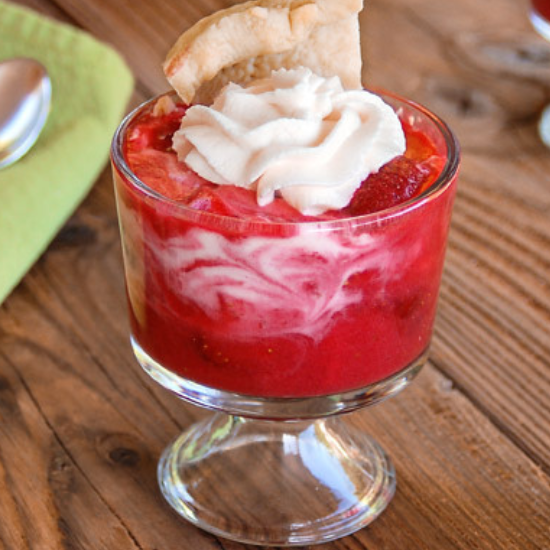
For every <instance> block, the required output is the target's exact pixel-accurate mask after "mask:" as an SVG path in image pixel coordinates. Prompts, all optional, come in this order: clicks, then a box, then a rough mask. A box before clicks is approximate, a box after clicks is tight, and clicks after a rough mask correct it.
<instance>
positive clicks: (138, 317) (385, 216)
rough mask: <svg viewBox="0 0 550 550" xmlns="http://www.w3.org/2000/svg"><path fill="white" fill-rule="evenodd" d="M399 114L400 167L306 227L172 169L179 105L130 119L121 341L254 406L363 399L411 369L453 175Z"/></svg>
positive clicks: (282, 212) (120, 200)
mask: <svg viewBox="0 0 550 550" xmlns="http://www.w3.org/2000/svg"><path fill="white" fill-rule="evenodd" d="M394 101H396V102H397V103H399V101H398V100H394ZM401 107H402V110H401V111H400V117H401V120H402V124H403V128H404V131H405V134H406V137H407V150H406V152H405V154H404V155H403V156H400V157H397V158H395V159H394V160H393V161H391V162H390V163H388V164H387V165H386V166H384V167H383V168H382V169H381V170H380V171H379V172H378V173H376V174H372V175H371V176H370V177H369V178H367V180H365V181H364V182H363V184H362V186H361V187H360V188H359V189H358V190H357V192H356V193H355V195H354V197H353V199H352V201H351V202H350V204H349V205H348V206H347V207H346V208H344V209H342V210H340V211H329V212H326V213H324V214H323V215H321V216H316V217H307V216H304V215H302V214H301V213H300V212H298V211H296V210H294V209H293V208H292V207H291V206H289V205H288V204H287V203H286V202H284V200H282V199H279V198H276V199H275V201H274V202H273V203H271V204H270V205H268V206H266V207H259V206H258V205H257V203H256V198H255V194H254V193H253V192H251V191H249V190H245V189H240V188H236V187H233V186H217V185H214V184H211V183H209V182H206V181H205V180H203V179H202V178H200V177H199V176H198V175H196V174H195V173H193V172H191V171H190V170H189V169H187V168H186V167H185V166H184V165H183V164H181V163H179V162H178V161H177V158H176V155H175V153H174V152H173V151H172V149H171V135H172V134H173V133H174V131H175V130H176V129H177V128H178V126H179V121H180V119H181V117H182V116H183V115H184V113H185V107H184V106H181V105H179V106H178V107H177V108H176V110H174V111H173V112H171V113H169V114H165V115H162V116H156V117H155V116H153V114H152V112H151V105H149V106H148V107H145V108H142V109H141V110H139V111H137V113H136V114H135V115H134V116H133V118H132V119H131V120H130V122H129V123H128V124H127V126H126V127H125V134H124V136H123V142H122V144H121V147H122V152H123V157H124V162H125V163H126V168H125V170H120V168H119V167H117V163H116V162H115V163H114V165H115V170H114V174H115V185H116V191H117V204H118V209H119V214H120V220H121V232H122V240H123V248H124V260H125V270H126V283H127V291H128V298H129V305H130V318H131V325H132V334H133V337H134V340H135V341H136V342H137V344H138V345H139V346H140V347H141V348H142V349H143V350H144V351H145V353H146V354H148V355H149V356H150V357H151V358H152V359H153V360H155V361H156V362H158V363H160V364H161V365H162V366H163V367H165V368H166V369H169V370H171V371H173V372H174V373H176V374H178V375H180V376H182V377H185V378H187V379H190V380H193V381H195V382H198V383H200V384H204V385H207V386H210V387H214V388H217V389H222V390H227V391H233V392H238V393H242V394H249V395H256V396H265V397H268V396H275V397H300V396H315V395H326V394H333V393H338V392H342V391H347V390H351V389H355V388H360V387H364V386H367V385H369V384H372V383H374V382H377V381H380V380H382V379H385V378H387V377H389V376H391V375H393V374H395V373H397V372H399V371H401V370H403V369H404V368H406V367H407V366H409V365H410V364H411V363H413V362H414V361H415V360H416V359H417V358H418V357H420V356H421V355H422V354H423V353H424V352H425V351H426V349H427V347H428V345H429V341H430V337H431V333H432V327H433V322H434V317H435V311H436V303H437V294H438V288H439V281H440V277H441V271H442V267H443V259H444V251H445V243H446V239H447V231H448V225H449V221H450V212H451V206H452V200H453V196H454V187H455V185H454V184H455V180H456V177H455V176H456V166H455V167H454V168H453V169H449V167H448V165H449V161H448V160H447V159H448V158H449V157H450V156H451V152H450V151H449V150H448V148H449V139H447V141H446V140H445V139H444V138H443V136H442V130H441V128H440V127H438V126H437V124H436V123H434V121H433V120H432V119H431V118H430V116H429V115H428V114H426V113H425V112H424V111H421V110H417V109H416V108H415V107H411V106H408V105H406V104H403V105H401ZM455 155H457V153H456V152H455ZM443 170H447V176H446V178H444V180H445V181H443V182H441V183H438V184H437V190H435V191H432V190H429V191H428V192H426V191H427V190H428V189H429V188H430V187H433V184H434V182H436V180H438V178H439V179H441V178H440V176H441V174H442V171H443ZM130 173H131V174H133V175H134V176H135V177H137V179H139V180H141V182H142V183H143V184H144V185H143V184H139V183H138V184H136V181H135V180H133V179H132V177H131V176H130V177H129V174H130ZM425 192H426V193H425ZM415 198H416V202H414V201H411V199H415ZM409 201H410V202H409ZM400 205H401V206H400ZM388 209H390V210H388Z"/></svg>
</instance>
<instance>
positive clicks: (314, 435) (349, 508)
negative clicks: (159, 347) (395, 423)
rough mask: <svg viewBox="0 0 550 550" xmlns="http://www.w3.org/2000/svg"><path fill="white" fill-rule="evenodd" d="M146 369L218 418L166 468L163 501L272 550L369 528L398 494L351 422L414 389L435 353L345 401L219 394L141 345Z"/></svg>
mask: <svg viewBox="0 0 550 550" xmlns="http://www.w3.org/2000/svg"><path fill="white" fill-rule="evenodd" d="M132 345H133V348H134V353H135V355H136V357H137V359H138V361H139V363H140V365H141V366H142V367H143V369H144V370H145V371H146V372H147V373H148V374H149V375H150V376H151V377H152V378H153V379H154V380H156V381H157V382H158V383H160V384H161V385H163V386H164V387H166V388H168V389H169V390H171V391H172V392H174V393H175V394H176V395H178V396H179V397H181V398H182V399H184V400H186V401H189V402H191V403H194V404H196V405H200V406H202V407H205V408H208V409H212V410H214V411H218V412H216V413H215V414H214V415H213V416H211V417H210V418H209V419H207V420H204V421H202V422H200V423H197V424H195V425H193V426H191V428H190V429H189V430H188V431H186V432H185V433H183V434H182V435H181V436H179V437H178V438H177V439H176V440H175V441H174V442H173V443H172V444H171V445H170V446H169V447H168V448H167V449H166V450H165V451H164V453H163V455H162V457H161V459H160V462H159V466H158V479H159V484H160V488H161V491H162V493H163V495H164V497H165V498H166V500H167V501H168V503H169V504H170V505H171V506H172V507H173V508H174V509H175V510H176V512H178V513H179V514H180V515H181V516H183V517H184V518H185V519H187V520H189V521H190V522H192V523H194V524H195V525H197V526H198V527H200V528H202V529H204V530H206V531H209V532H211V533H213V534H215V535H219V536H221V537H224V538H227V539H232V540H235V541H238V542H243V543H249V544H257V545H265V546H294V545H307V544H317V543H323V542H327V541H330V540H334V539H337V538H340V537H343V536H345V535H349V534H350V533H353V532H355V531H357V530H358V529H361V528H362V527H365V526H366V525H368V524H369V523H371V522H372V521H373V520H374V519H375V518H376V517H378V516H379V515H380V514H381V513H382V511H383V510H384V509H385V508H386V506H387V505H388V503H389V502H390V500H391V498H392V496H393V494H394V492H395V472H394V469H393V466H392V464H391V461H390V460H389V458H388V457H387V456H386V454H385V453H384V451H383V450H382V449H381V447H380V446H379V445H378V444H377V443H376V442H375V441H374V440H372V439H371V438H370V437H369V436H367V435H366V434H365V433H364V432H363V431H362V430H358V429H357V428H354V427H353V425H352V424H351V422H350V420H349V418H350V415H344V414H341V413H349V412H352V411H354V410H356V409H358V408H360V407H365V406H369V405H373V404H375V403H378V402H380V401H382V400H384V399H386V398H388V397H391V396H392V395H395V394H396V393H398V392H399V391H401V390H402V389H404V388H405V387H406V386H408V384H410V382H411V381H412V380H413V379H414V377H415V376H416V375H417V374H418V372H419V371H420V369H421V368H422V366H423V364H424V363H425V362H426V358H427V350H425V351H424V353H423V354H422V355H421V356H420V357H418V358H417V359H416V360H415V361H413V362H412V363H411V364H410V365H408V366H407V368H405V369H403V370H402V371H400V372H399V373H397V374H395V375H393V376H391V377H390V378H387V379H385V380H382V381H380V382H377V383H375V384H371V385H370V386H367V387H364V388H358V389H356V390H350V391H347V392H342V393H340V394H332V395H324V396H316V397H296V398H262V397H254V396H248V395H241V394H236V393H231V392H227V391H223V390H217V389H214V388H209V387H207V386H203V385H201V384H197V383H196V382H193V381H191V380H187V379H184V378H182V377H180V376H178V375H176V374H175V373H173V372H171V371H168V370H167V369H165V368H164V367H163V366H162V365H160V364H159V363H158V362H156V361H155V360H154V359H153V358H152V357H150V356H149V355H148V354H147V353H146V352H145V351H144V350H143V349H142V348H141V347H140V346H139V344H138V343H137V342H136V341H135V340H132Z"/></svg>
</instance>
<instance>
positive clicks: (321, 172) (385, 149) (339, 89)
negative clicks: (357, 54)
mask: <svg viewBox="0 0 550 550" xmlns="http://www.w3.org/2000/svg"><path fill="white" fill-rule="evenodd" d="M173 148H174V150H175V151H176V152H177V155H178V159H179V160H180V161H182V162H184V163H185V164H186V165H187V166H188V167H189V168H191V169H192V170H193V171H195V172H196V173H197V174H199V175H200V176H202V177H203V178H205V179H207V180H209V181H211V182H213V183H217V184H220V185H236V186H239V187H244V188H247V189H251V190H254V191H256V196H257V201H258V204H259V205H260V206H265V205H266V204H269V203H270V202H271V201H273V199H274V197H275V195H276V194H278V195H280V196H282V197H283V198H284V199H285V200H286V201H287V202H288V203H289V204H290V205H292V206H293V207H294V208H296V209H297V210H299V211H300V212H301V213H302V214H304V215H310V216H314V215H318V214H321V213H323V212H325V211H326V210H334V209H340V208H343V207H345V206H347V205H348V204H349V202H350V200H351V198H352V197H353V194H354V192H355V191H356V190H357V189H358V188H359V186H360V185H361V183H362V182H363V180H364V179H365V178H366V177H367V176H368V175H369V174H371V173H374V172H377V171H378V170H379V169H380V168H381V167H382V166H383V165H384V164H386V163H387V162H389V161H390V160H391V159H393V158H394V157H396V156H398V155H401V154H402V153H403V152H404V151H405V136H404V133H403V129H402V127H401V123H400V121H399V118H398V117H397V115H396V113H395V112H394V111H393V109H392V108H391V107H390V106H389V105H387V104H386V103H384V102H383V101H382V99H380V97H378V96H377V95H375V94H372V93H369V92H367V91H364V90H344V88H343V86H342V84H341V82H340V79H339V78H338V77H332V78H322V77H320V76H317V75H315V74H314V73H312V72H311V70H309V69H306V68H299V69H292V70H285V69H280V70H277V71H275V72H273V73H272V75H271V76H270V77H269V78H267V79H262V80H257V81H255V82H252V83H251V84H250V85H248V86H246V87H241V86H239V85H237V84H233V83H232V84H229V85H228V86H226V87H225V88H224V89H223V90H222V91H221V93H220V94H219V95H218V97H217V98H216V99H215V100H214V103H213V104H212V105H211V106H209V107H207V106H203V105H195V106H192V107H190V108H189V109H188V110H187V111H186V113H185V116H184V117H183V119H182V123H181V128H180V129H179V130H178V131H177V132H176V133H175V134H174V139H173Z"/></svg>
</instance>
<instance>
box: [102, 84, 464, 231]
mask: <svg viewBox="0 0 550 550" xmlns="http://www.w3.org/2000/svg"><path fill="white" fill-rule="evenodd" d="M365 89H366V88H365ZM366 90H367V89H366ZM367 91H372V92H373V93H376V94H378V95H380V96H382V98H383V99H384V97H386V98H390V99H393V100H395V101H398V102H400V103H402V104H403V105H404V106H407V107H411V108H412V109H414V110H415V111H417V112H419V113H420V114H422V115H423V116H425V117H426V118H427V119H428V120H430V121H431V122H432V123H433V124H434V126H435V128H436V129H437V130H438V131H439V133H440V135H441V136H442V137H443V140H444V142H445V145H446V147H447V154H446V158H445V164H444V166H443V168H442V169H441V172H440V173H439V175H438V177H437V179H436V180H435V181H434V182H433V183H432V184H431V185H430V186H429V187H428V188H427V189H426V190H425V191H423V192H422V193H420V195H417V196H415V197H413V198H411V199H409V200H407V201H405V202H402V203H400V204H397V205H395V206H392V207H390V208H385V209H383V210H378V211H376V212H371V213H368V214H360V215H358V216H347V217H343V218H333V219H329V220H320V219H315V217H312V219H311V220H299V221H271V220H250V219H246V218H238V217H235V216H230V215H225V214H217V213H214V212H207V211H204V210H197V209H195V208H191V207H190V206H188V205H186V204H183V203H182V202H180V201H177V200H175V199H171V198H170V197H167V196H165V195H163V194H162V193H159V192H158V191H156V190H155V189H153V188H151V187H150V186H149V185H147V184H146V183H145V182H143V181H142V180H140V179H139V178H138V177H137V176H136V175H135V174H134V172H133V171H132V170H131V168H130V167H129V166H128V163H127V162H126V159H125V158H124V154H123V145H124V141H125V137H126V129H127V128H128V126H129V125H130V123H131V122H132V121H133V120H134V119H135V117H136V116H137V115H139V114H140V113H141V112H142V111H143V110H145V109H146V108H147V107H148V106H149V105H151V104H152V103H153V102H155V101H157V100H158V99H159V98H161V97H163V96H167V95H171V96H173V95H176V93H175V91H173V90H171V91H168V92H164V93H162V94H158V95H156V96H154V97H152V98H150V99H148V100H146V101H144V102H143V103H141V104H140V105H138V106H137V107H136V108H135V109H133V110H132V111H131V112H130V113H128V114H127V115H126V116H125V117H124V119H123V120H122V121H121V123H120V124H119V126H118V128H117V129H116V131H115V134H114V136H113V140H112V142H111V151H110V153H111V162H112V165H113V167H114V168H115V169H116V170H117V171H118V172H119V173H121V174H122V175H123V176H124V177H125V178H126V180H128V181H129V182H130V183H131V184H132V185H133V186H134V187H136V188H137V189H139V190H140V191H141V192H142V193H144V194H145V195H147V196H148V197H150V198H151V199H153V200H157V201H160V202H162V203H166V204H170V205H172V206H173V207H174V208H176V209H178V210H181V211H182V212H185V213H186V214H187V215H188V216H191V217H199V218H200V219H201V220H212V221H218V222H227V221H231V223H232V224H235V225H241V224H245V225H247V226H278V227H282V226H286V227H307V226H310V227H312V228H313V227H315V228H326V229H329V228H334V227H339V226H347V225H349V224H353V225H354V226H358V225H365V224H368V223H371V222H375V223H379V222H381V221H384V220H389V219H391V218H394V217H396V216H400V215H403V214H405V213H408V212H411V211H413V210H416V209H417V208H419V207H421V206H422V205H423V204H425V203H426V202H427V201H429V200H433V199H434V198H436V197H437V196H439V195H440V194H441V193H443V192H444V191H445V189H447V188H448V187H449V186H450V185H451V183H452V182H453V181H454V179H455V177H456V175H457V173H458V168H459V165H460V158H461V157H460V145H459V142H458V139H457V137H456V135H455V134H454V132H453V131H452V130H451V129H450V127H449V126H448V125H447V123H446V122H444V121H443V120H442V119H441V118H440V117H439V116H437V115H436V114H435V113H433V112H432V111H430V110H429V109H427V108H426V107H424V106H423V105H421V104H419V103H417V102H415V101H412V100H409V99H406V98H404V97H402V96H399V95H398V94H394V93H392V92H388V91H386V90H382V89H377V88H371V89H368V90H367Z"/></svg>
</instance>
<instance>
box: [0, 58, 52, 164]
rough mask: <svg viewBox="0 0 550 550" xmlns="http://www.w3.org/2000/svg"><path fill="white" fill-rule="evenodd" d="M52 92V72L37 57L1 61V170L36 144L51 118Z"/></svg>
mask: <svg viewBox="0 0 550 550" xmlns="http://www.w3.org/2000/svg"><path fill="white" fill-rule="evenodd" d="M51 95H52V86H51V81H50V78H49V76H48V73H47V71H46V69H45V68H44V66H43V65H42V64H41V63H39V62H38V61H36V60H35V59H30V58H26V57H18V58H14V59H8V60H6V61H3V62H0V169H2V168H6V167H7V166H10V165H11V164H13V163H14V162H16V161H17V160H19V159H20V158H21V157H22V156H23V155H24V154H25V153H27V152H28V151H29V149H30V148H31V147H32V146H33V145H34V143H35V142H36V140H37V138H38V136H39V135H40V132H41V131H42V129H43V128H44V125H45V123H46V120H47V118H48V114H49V111H50V104H51Z"/></svg>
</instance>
